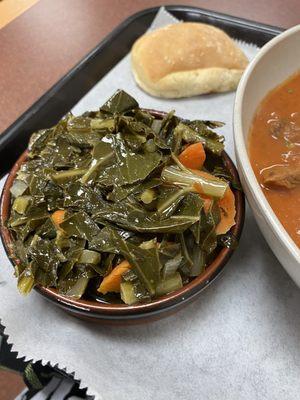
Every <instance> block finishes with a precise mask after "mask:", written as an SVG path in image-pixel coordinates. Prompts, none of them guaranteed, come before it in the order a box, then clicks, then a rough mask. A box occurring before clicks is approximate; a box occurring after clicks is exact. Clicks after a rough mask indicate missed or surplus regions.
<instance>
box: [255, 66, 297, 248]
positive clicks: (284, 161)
mask: <svg viewBox="0 0 300 400" xmlns="http://www.w3.org/2000/svg"><path fill="white" fill-rule="evenodd" d="M249 154H250V161H251V164H252V168H253V170H254V173H255V175H256V178H257V179H258V181H259V183H260V185H261V187H262V190H263V192H264V194H265V196H266V198H267V200H268V202H269V204H270V205H271V207H272V209H273V210H274V212H275V214H276V215H277V217H278V219H279V220H280V222H281V223H282V225H283V226H284V228H285V229H286V231H287V232H288V233H289V235H290V236H291V238H292V239H293V241H294V242H295V243H296V245H297V246H298V247H300V184H299V183H298V184H297V185H296V187H294V188H292V189H286V188H275V189H274V188H273V189H270V188H267V187H266V186H265V185H264V184H263V179H262V173H263V171H264V170H266V169H268V168H272V167H273V166H283V167H285V166H287V167H288V168H290V169H294V170H295V168H298V169H299V166H300V72H298V73H296V74H295V75H293V76H291V77H290V78H289V79H288V80H286V81H285V82H283V83H282V84H281V85H279V86H278V87H276V88H275V89H273V90H272V91H271V92H269V93H268V94H267V96H266V97H265V98H264V99H263V101H262V102H261V104H260V105H259V107H258V109H257V111H256V115H255V117H254V119H253V122H252V126H251V129H250V135H249Z"/></svg>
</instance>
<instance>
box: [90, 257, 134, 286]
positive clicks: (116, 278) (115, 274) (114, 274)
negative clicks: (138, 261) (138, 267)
mask: <svg viewBox="0 0 300 400" xmlns="http://www.w3.org/2000/svg"><path fill="white" fill-rule="evenodd" d="M130 269H131V265H130V264H129V262H128V261H127V260H124V261H122V262H121V263H120V264H118V265H117V266H116V267H115V268H114V269H113V270H112V271H111V272H110V274H108V275H107V276H106V277H105V278H104V279H103V281H102V282H101V284H100V286H99V288H98V292H100V293H102V294H106V293H108V292H116V293H119V292H120V285H121V280H122V275H123V274H124V273H125V272H127V271H129V270H130Z"/></svg>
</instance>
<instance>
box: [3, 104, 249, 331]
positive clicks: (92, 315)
mask: <svg viewBox="0 0 300 400" xmlns="http://www.w3.org/2000/svg"><path fill="white" fill-rule="evenodd" d="M148 111H150V112H151V113H152V115H154V116H155V117H156V118H157V117H159V118H163V116H164V115H165V113H163V112H159V111H154V110H148ZM26 158H27V151H25V152H24V153H23V154H22V155H21V156H20V158H19V159H18V160H17V161H16V163H15V164H14V166H13V168H12V169H11V171H10V173H9V175H8V177H7V180H6V182H5V185H4V188H3V192H2V195H1V205H0V223H1V224H0V233H1V239H2V242H3V245H4V248H5V250H6V253H7V255H8V257H9V259H10V261H11V262H12V264H13V265H15V264H18V263H19V260H18V259H17V258H16V256H15V254H14V252H13V246H12V242H13V240H14V238H13V235H12V234H11V232H10V231H9V230H8V229H7V227H6V223H7V221H8V218H9V215H10V206H11V196H10V188H11V186H12V184H13V182H14V179H15V177H16V174H17V172H18V170H19V168H20V166H21V164H22V163H23V162H24V161H26ZM223 160H224V163H225V165H226V167H227V168H228V170H229V171H230V173H231V174H232V176H233V177H234V178H235V180H236V181H239V176H238V172H237V170H236V168H235V166H234V164H233V162H232V161H231V159H230V158H229V156H228V155H227V154H226V153H225V152H223ZM234 195H235V201H236V225H235V226H233V227H232V228H231V233H232V234H233V235H234V236H235V237H236V238H237V239H239V238H240V235H241V232H242V228H243V224H244V214H245V200H244V195H243V193H242V192H241V191H239V190H234ZM232 253H233V250H230V249H228V248H222V249H221V250H220V252H219V253H218V255H217V256H216V258H215V259H214V260H213V262H212V263H211V264H210V265H209V266H208V267H207V268H206V270H205V271H204V272H203V273H202V274H201V275H199V276H198V277H196V278H194V279H193V280H192V281H191V282H189V283H188V284H187V285H185V286H183V288H181V289H180V290H177V291H175V292H172V293H170V294H168V295H165V296H162V297H160V298H159V299H156V300H154V301H152V302H150V303H144V304H138V305H133V306H127V305H125V304H104V303H100V302H97V301H95V300H94V301H92V300H83V299H80V300H74V299H72V298H68V297H66V296H63V295H61V294H58V292H57V290H56V289H54V288H45V287H42V286H36V287H35V290H36V291H37V292H39V293H40V294H41V295H42V296H44V297H45V298H46V299H48V300H50V301H51V302H53V303H54V304H56V305H58V306H60V307H61V308H63V309H64V310H66V311H68V312H69V313H71V314H73V315H74V316H76V317H79V318H82V319H87V320H91V321H94V322H102V323H108V324H116V325H120V324H132V323H142V322H146V321H152V320H157V319H160V318H162V317H165V316H167V315H170V314H172V313H174V312H175V311H177V310H179V309H180V308H182V307H183V306H185V305H186V304H188V303H190V302H191V301H192V300H194V299H195V298H196V297H197V296H198V295H199V293H200V292H201V291H202V290H203V289H205V288H206V287H207V286H208V285H209V284H210V283H211V282H212V281H213V280H214V279H215V278H216V277H217V276H218V275H219V274H220V272H221V271H222V270H223V268H224V266H225V264H226V263H227V261H228V260H229V258H230V257H231V255H232ZM17 295H18V293H17V291H16V296H17Z"/></svg>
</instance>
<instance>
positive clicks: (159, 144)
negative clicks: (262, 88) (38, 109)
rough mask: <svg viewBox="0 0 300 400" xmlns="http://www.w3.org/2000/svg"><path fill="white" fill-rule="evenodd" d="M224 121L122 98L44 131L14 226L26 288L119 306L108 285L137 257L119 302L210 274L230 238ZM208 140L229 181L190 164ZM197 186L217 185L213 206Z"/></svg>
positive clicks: (209, 161) (26, 169) (36, 139)
mask: <svg viewBox="0 0 300 400" xmlns="http://www.w3.org/2000/svg"><path fill="white" fill-rule="evenodd" d="M221 125H222V124H220V123H217V122H210V121H198V120H196V121H185V120H179V118H177V117H176V116H175V114H174V112H171V113H169V114H166V115H165V116H164V118H163V119H160V118H157V117H154V116H153V115H151V114H150V113H149V112H147V111H145V110H141V109H140V108H139V105H138V103H137V102H136V100H135V99H133V98H132V97H131V96H130V95H129V94H127V93H125V92H124V91H118V92H116V93H115V94H114V95H113V96H112V97H111V98H110V99H109V100H108V101H107V102H106V103H105V104H104V105H103V106H102V107H100V109H99V110H98V111H93V112H87V113H85V114H84V115H82V116H79V117H75V116H73V115H72V114H67V115H66V116H65V117H64V118H63V119H62V120H61V121H60V122H59V123H58V124H57V125H56V126H54V127H52V128H50V129H44V130H41V131H38V132H36V133H34V134H33V135H32V137H31V140H30V144H29V154H28V159H27V161H26V162H25V163H24V164H23V165H22V167H21V168H20V170H19V172H18V174H17V177H16V179H15V182H14V184H13V186H12V188H11V194H12V207H11V215H10V219H9V222H8V226H9V229H10V230H11V231H12V233H13V235H14V238H15V242H14V243H15V244H14V246H15V252H16V254H17V256H18V258H19V259H20V264H19V265H18V266H17V267H16V275H17V277H18V287H19V290H20V291H21V292H22V293H24V294H25V293H28V292H30V290H31V289H32V288H33V287H34V285H36V284H40V285H44V286H48V287H56V288H57V289H58V291H59V292H60V293H62V294H64V295H67V296H72V297H74V298H80V297H81V296H85V297H94V296H98V297H99V296H100V297H101V296H102V297H101V298H102V300H103V301H108V300H107V299H108V298H109V299H110V300H111V299H112V297H111V294H109V295H108V296H110V297H106V296H105V294H102V295H101V294H99V293H98V292H97V291H96V289H97V287H98V286H99V284H100V283H101V282H102V280H103V277H106V276H108V275H109V274H110V273H111V271H112V270H113V269H114V267H116V265H118V264H120V263H121V262H122V261H124V260H126V261H127V262H128V263H129V265H130V268H127V270H126V271H125V272H124V273H122V276H121V297H120V294H119V293H118V292H119V290H115V291H116V292H117V294H115V297H114V301H121V298H122V299H123V301H125V302H126V303H128V304H133V303H136V302H139V301H149V300H151V299H152V298H155V297H157V296H159V295H162V294H165V293H168V292H170V291H173V290H175V289H178V288H180V287H181V286H182V285H183V284H185V283H187V282H188V281H189V280H190V279H192V278H193V277H195V276H198V275H199V274H200V273H201V272H203V270H204V269H205V268H206V266H207V265H208V263H209V262H210V260H211V259H212V258H213V257H214V256H215V254H216V252H217V251H218V250H219V247H220V246H221V245H227V244H228V243H230V240H228V239H226V238H225V237H222V240H220V239H219V238H218V237H217V235H216V231H215V229H216V226H217V224H218V223H219V221H220V209H219V207H218V198H221V197H222V196H223V195H224V192H225V190H226V188H227V187H228V181H230V174H228V171H226V170H225V169H224V166H223V163H222V158H221V153H222V151H223V138H222V137H221V136H219V135H218V134H217V133H215V131H213V130H212V129H214V128H217V127H219V126H221ZM197 142H201V143H202V144H203V146H204V149H205V152H206V155H207V158H206V163H205V164H204V167H203V169H204V171H206V172H210V173H211V174H213V175H214V176H215V177H216V179H217V181H212V182H211V181H210V179H209V178H208V179H206V178H205V179H206V180H205V179H204V178H201V177H199V176H197V175H194V174H193V172H192V171H191V170H188V169H187V168H185V167H184V166H183V165H181V163H180V162H179V161H178V158H177V156H178V155H179V154H180V153H181V152H182V150H183V149H184V148H185V147H186V146H188V145H190V144H192V143H197ZM218 177H219V178H218ZM201 179H202V180H201ZM198 181H199V182H198ZM195 182H196V183H198V184H200V185H202V186H203V188H204V189H205V190H207V193H206V195H207V196H208V197H209V198H210V199H211V203H210V208H209V209H205V208H204V202H205V199H207V196H201V195H199V193H197V191H195V187H194V186H193V185H194V183H195ZM205 190H204V194H205ZM59 210H61V211H60V212H58V211H59ZM58 217H59V218H61V219H60V220H58Z"/></svg>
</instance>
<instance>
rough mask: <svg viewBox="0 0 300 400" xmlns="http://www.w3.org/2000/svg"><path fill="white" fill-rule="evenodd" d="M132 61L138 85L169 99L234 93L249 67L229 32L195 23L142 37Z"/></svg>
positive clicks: (185, 23)
mask: <svg viewBox="0 0 300 400" xmlns="http://www.w3.org/2000/svg"><path fill="white" fill-rule="evenodd" d="M131 62H132V70H133V74H134V77H135V80H136V82H137V83H138V85H139V86H140V87H141V88H142V89H143V90H145V91H146V92H148V93H150V94H151V95H153V96H157V97H166V98H178V97H189V96H196V95H199V94H204V93H210V92H226V91H229V90H234V89H236V87H237V85H238V82H239V80H240V78H241V75H242V73H243V71H244V69H245V67H246V66H247V64H248V60H247V58H246V56H245V55H244V53H243V52H242V51H241V50H240V49H239V48H238V47H237V46H236V45H235V43H234V41H233V40H232V39H231V38H230V37H229V36H228V35H227V34H226V33H225V32H223V31H222V30H221V29H218V28H216V27H214V26H211V25H207V24H200V23H194V22H180V23H178V24H173V25H168V26H166V27H164V28H161V29H158V30H156V31H153V32H149V33H146V34H145V35H143V36H141V37H140V38H139V39H138V40H137V41H136V42H135V43H134V45H133V47H132V51H131Z"/></svg>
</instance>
